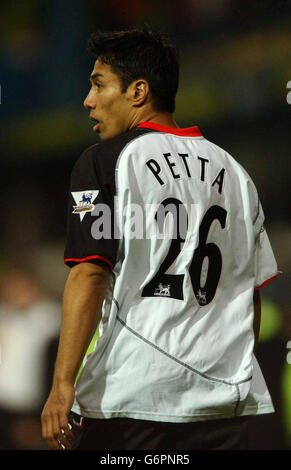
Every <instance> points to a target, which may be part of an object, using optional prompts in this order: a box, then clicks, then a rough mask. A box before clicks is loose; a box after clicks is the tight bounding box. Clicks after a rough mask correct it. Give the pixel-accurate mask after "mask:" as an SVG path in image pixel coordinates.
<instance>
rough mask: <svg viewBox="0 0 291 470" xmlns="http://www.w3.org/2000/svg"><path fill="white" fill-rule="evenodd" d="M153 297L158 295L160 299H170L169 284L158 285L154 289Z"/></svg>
mask: <svg viewBox="0 0 291 470" xmlns="http://www.w3.org/2000/svg"><path fill="white" fill-rule="evenodd" d="M154 295H159V296H161V297H170V296H171V293H170V284H162V283H161V282H160V283H159V285H158V287H156V289H155V292H154Z"/></svg>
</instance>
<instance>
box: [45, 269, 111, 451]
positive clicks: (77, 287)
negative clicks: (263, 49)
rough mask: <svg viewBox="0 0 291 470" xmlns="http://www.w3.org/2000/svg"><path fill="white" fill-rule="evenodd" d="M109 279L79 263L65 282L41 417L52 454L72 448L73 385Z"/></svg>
mask: <svg viewBox="0 0 291 470" xmlns="http://www.w3.org/2000/svg"><path fill="white" fill-rule="evenodd" d="M108 279H109V271H108V270H107V269H106V268H103V267H101V266H99V265H95V264H92V263H80V264H78V265H76V266H74V267H73V268H72V269H71V271H70V274H69V276H68V279H67V282H66V286H65V290H64V299H63V312H62V327H61V334H60V342H59V348H58V354H57V359H56V364H55V372H54V379H53V386H52V389H51V392H50V395H49V397H48V400H47V402H46V404H45V406H44V409H43V412H42V415H41V422H42V436H43V439H44V440H45V441H46V443H47V445H48V446H49V447H50V448H51V449H53V450H62V448H63V447H62V445H63V446H64V447H65V448H66V449H69V448H70V447H71V443H70V440H71V438H72V433H71V431H70V428H69V426H68V414H69V412H70V410H71V407H72V404H73V401H74V396H75V389H74V382H75V378H76V375H77V372H78V370H79V367H80V365H81V363H82V360H83V357H84V355H85V353H86V350H87V348H88V346H89V343H90V341H91V339H92V337H93V335H94V333H95V331H96V328H97V325H98V323H99V321H100V318H101V307H102V303H103V300H104V297H105V293H106V289H107V284H108ZM62 430H63V431H62Z"/></svg>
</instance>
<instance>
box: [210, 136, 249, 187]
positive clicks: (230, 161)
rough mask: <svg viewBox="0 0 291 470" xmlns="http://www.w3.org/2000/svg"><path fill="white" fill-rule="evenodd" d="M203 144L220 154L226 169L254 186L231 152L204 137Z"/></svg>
mask: <svg viewBox="0 0 291 470" xmlns="http://www.w3.org/2000/svg"><path fill="white" fill-rule="evenodd" d="M203 143H204V145H207V146H209V147H210V148H212V150H213V151H214V152H215V153H216V154H219V155H220V158H221V159H222V160H224V163H225V164H226V165H227V166H228V170H229V171H232V172H233V173H234V174H236V175H238V176H240V178H241V180H242V179H243V180H244V181H245V182H246V183H247V184H248V183H249V184H250V185H252V186H255V184H254V182H253V179H252V177H251V176H250V174H249V173H248V171H247V170H246V168H245V167H244V166H243V164H242V163H241V162H240V161H239V160H238V159H237V157H235V156H234V155H232V154H231V153H229V152H228V151H227V150H226V149H224V148H223V147H220V146H219V145H217V144H216V143H214V142H212V141H211V140H208V139H206V138H204V141H203Z"/></svg>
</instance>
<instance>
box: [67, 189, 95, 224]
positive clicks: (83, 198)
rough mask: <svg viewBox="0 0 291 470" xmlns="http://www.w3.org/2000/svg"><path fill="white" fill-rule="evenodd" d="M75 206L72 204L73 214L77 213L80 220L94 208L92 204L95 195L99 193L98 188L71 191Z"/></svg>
mask: <svg viewBox="0 0 291 470" xmlns="http://www.w3.org/2000/svg"><path fill="white" fill-rule="evenodd" d="M71 194H72V196H73V198H74V201H75V203H76V206H73V212H72V213H73V214H78V215H79V216H80V220H81V221H82V220H83V218H84V217H85V215H86V213H87V212H92V211H93V210H94V207H95V206H94V204H93V202H94V201H95V199H96V197H97V196H98V194H99V191H98V190H91V189H89V190H88V191H75V192H72V193H71Z"/></svg>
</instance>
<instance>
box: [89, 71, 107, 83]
mask: <svg viewBox="0 0 291 470" xmlns="http://www.w3.org/2000/svg"><path fill="white" fill-rule="evenodd" d="M103 76H104V75H102V73H98V72H95V73H92V74H91V75H90V78H89V80H90V81H92V80H94V79H95V78H97V77H103Z"/></svg>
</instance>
